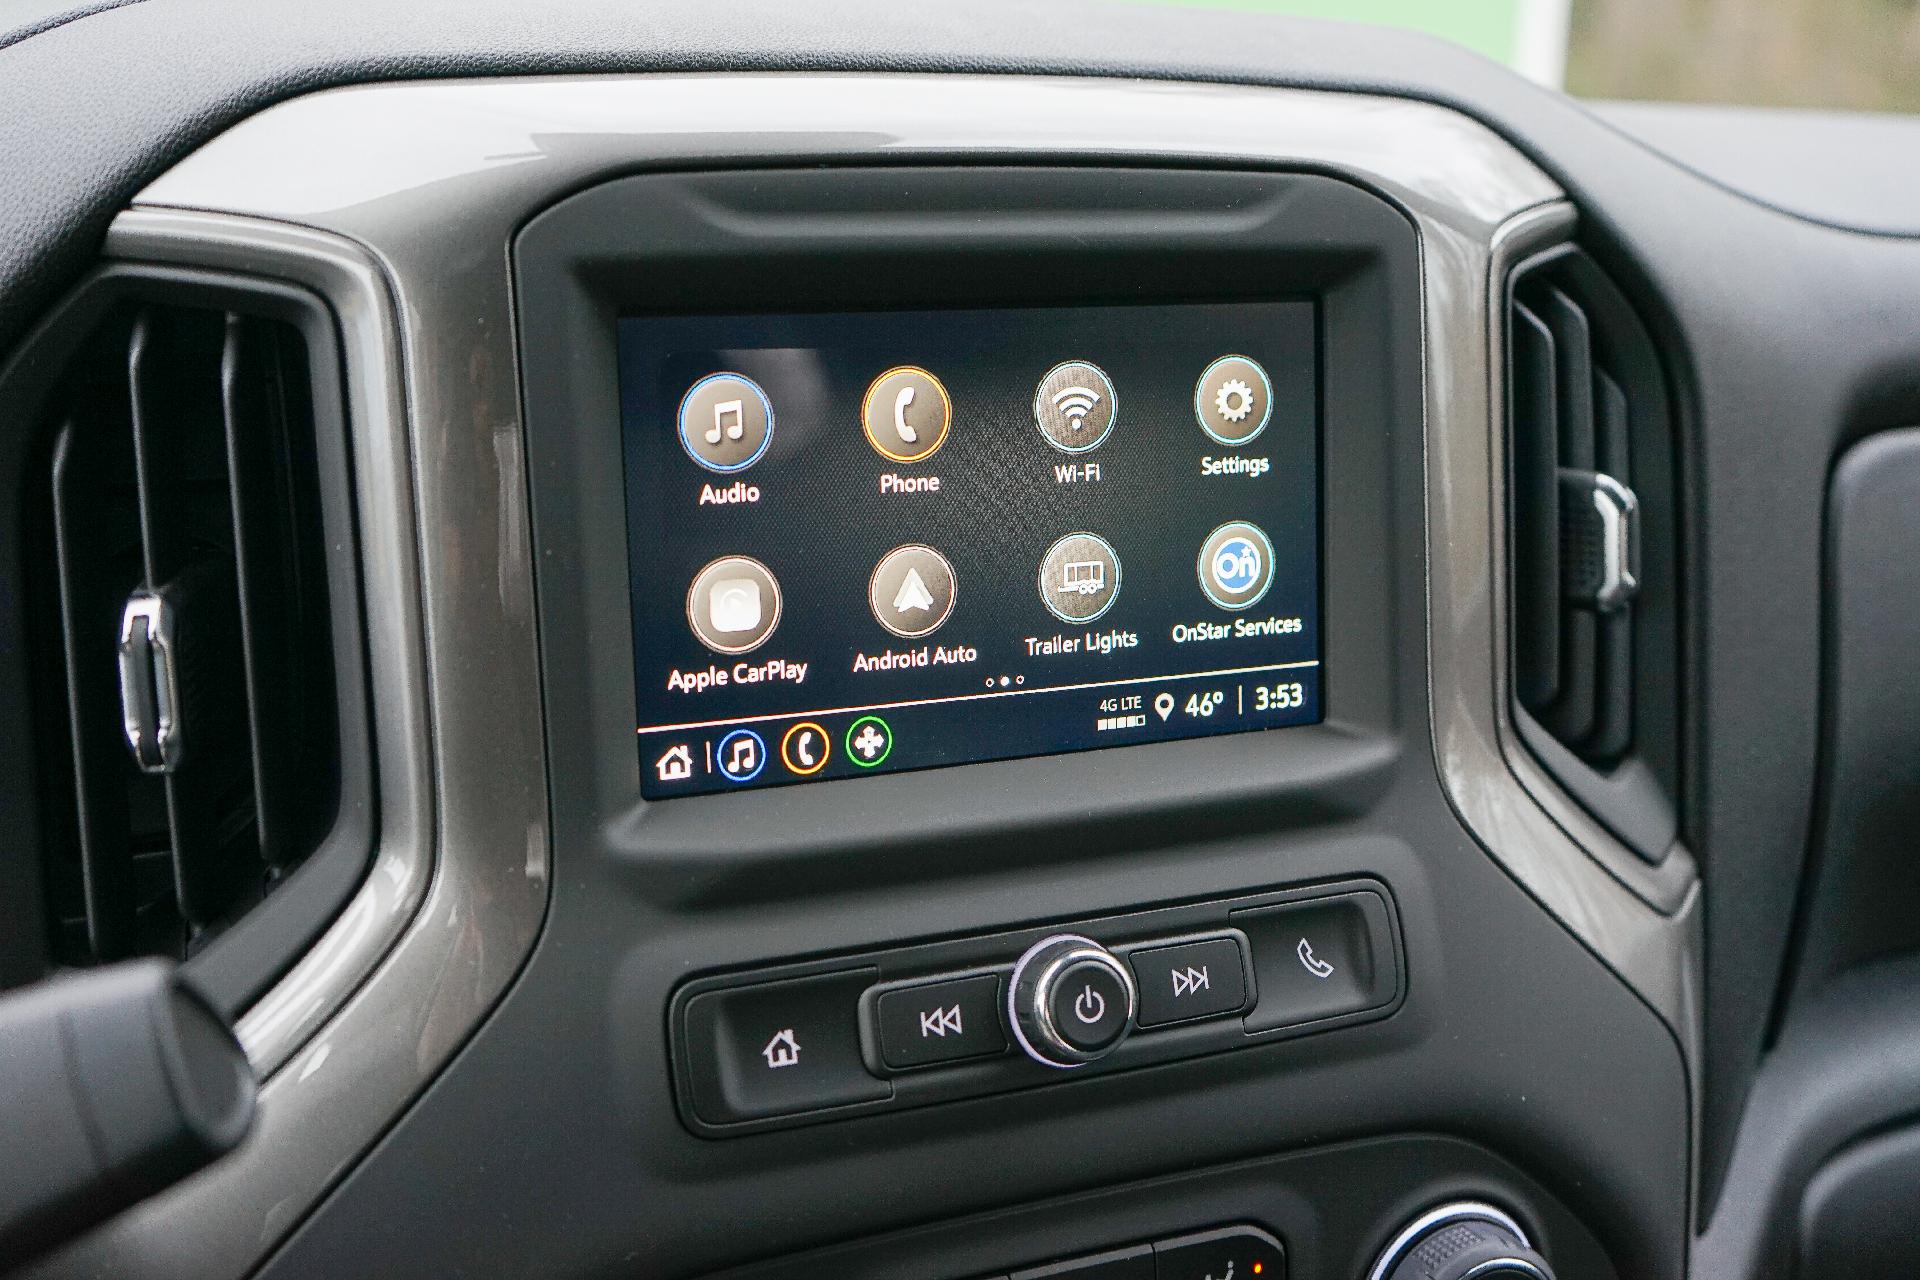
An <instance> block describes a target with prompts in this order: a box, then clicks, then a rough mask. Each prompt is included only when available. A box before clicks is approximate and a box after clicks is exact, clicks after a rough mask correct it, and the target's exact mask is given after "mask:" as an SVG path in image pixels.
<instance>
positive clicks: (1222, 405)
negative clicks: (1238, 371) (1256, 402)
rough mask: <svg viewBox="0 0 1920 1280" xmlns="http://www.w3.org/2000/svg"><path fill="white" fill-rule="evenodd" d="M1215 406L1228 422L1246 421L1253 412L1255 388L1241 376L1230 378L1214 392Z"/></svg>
mask: <svg viewBox="0 0 1920 1280" xmlns="http://www.w3.org/2000/svg"><path fill="white" fill-rule="evenodd" d="M1213 407H1214V408H1215V409H1218V410H1219V411H1220V416H1221V417H1223V418H1225V419H1226V420H1227V421H1228V422H1245V421H1246V420H1247V417H1248V416H1249V415H1250V414H1252V412H1253V388H1252V387H1250V386H1248V385H1247V384H1246V383H1245V382H1243V381H1241V380H1240V379H1239V378H1229V379H1227V380H1226V381H1225V382H1223V383H1221V384H1220V389H1219V390H1218V391H1216V392H1215V393H1214V396H1213Z"/></svg>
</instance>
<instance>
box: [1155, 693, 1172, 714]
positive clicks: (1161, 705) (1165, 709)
mask: <svg viewBox="0 0 1920 1280" xmlns="http://www.w3.org/2000/svg"><path fill="white" fill-rule="evenodd" d="M1153 709H1154V710H1155V711H1158V712H1159V713H1160V718H1161V719H1162V720H1165V719H1166V718H1167V717H1168V716H1170V715H1172V714H1173V695H1172V694H1170V693H1163V694H1161V695H1160V696H1159V697H1157V698H1155V699H1154V700H1153Z"/></svg>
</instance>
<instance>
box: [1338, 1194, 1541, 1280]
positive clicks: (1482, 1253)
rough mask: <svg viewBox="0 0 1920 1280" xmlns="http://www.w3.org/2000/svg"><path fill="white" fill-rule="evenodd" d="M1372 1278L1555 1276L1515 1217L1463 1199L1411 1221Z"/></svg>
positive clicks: (1522, 1279)
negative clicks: (1535, 1250) (1529, 1241)
mask: <svg viewBox="0 0 1920 1280" xmlns="http://www.w3.org/2000/svg"><path fill="white" fill-rule="evenodd" d="M1367 1280H1553V1270H1552V1268H1550V1267H1549V1266H1547V1260H1546V1259H1545V1258H1543V1257H1541V1256H1540V1255H1539V1254H1538V1253H1536V1252H1534V1250H1533V1247H1532V1245H1530V1244H1529V1243H1528V1241H1527V1233H1526V1232H1524V1231H1522V1230H1521V1229H1520V1224H1519V1223H1517V1222H1515V1221H1514V1220H1513V1219H1512V1217H1510V1216H1509V1215H1507V1214H1506V1213H1504V1212H1502V1211H1501V1210H1499V1209H1496V1208H1494V1207H1493V1206H1492V1205H1490V1204H1478V1203H1475V1202H1473V1201H1461V1202H1460V1203H1458V1204H1449V1205H1442V1206H1440V1207H1439V1208H1437V1209H1432V1210H1429V1211H1428V1212H1426V1213H1423V1214H1421V1215H1420V1216H1419V1217H1418V1218H1415V1219H1414V1220H1413V1221H1412V1222H1410V1223H1408V1224H1407V1226H1406V1229H1405V1230H1403V1231H1401V1232H1400V1234H1399V1235H1397V1236H1395V1237H1394V1238H1393V1243H1392V1244H1389V1245H1388V1246H1387V1247H1386V1251H1385V1252H1383V1253H1382V1254H1381V1255H1380V1260H1379V1261H1378V1262H1376V1263H1374V1264H1373V1270H1371V1271H1369V1272H1367Z"/></svg>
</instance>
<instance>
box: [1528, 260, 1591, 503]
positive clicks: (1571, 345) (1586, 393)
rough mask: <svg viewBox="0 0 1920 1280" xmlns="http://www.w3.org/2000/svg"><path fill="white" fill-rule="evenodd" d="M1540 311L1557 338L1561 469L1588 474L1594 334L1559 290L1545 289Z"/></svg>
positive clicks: (1576, 308)
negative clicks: (1568, 468) (1565, 468)
mask: <svg viewBox="0 0 1920 1280" xmlns="http://www.w3.org/2000/svg"><path fill="white" fill-rule="evenodd" d="M1540 307H1541V313H1542V315H1543V316H1544V317H1545V318H1546V322H1547V326H1548V327H1549V328H1550V329H1552V330H1553V332H1554V333H1555V334H1556V335H1558V340H1557V341H1556V342H1555V343H1554V355H1555V357H1556V358H1557V359H1558V362H1559V367H1558V373H1559V375H1560V377H1559V392H1560V399H1559V403H1558V404H1557V405H1556V406H1555V412H1556V413H1557V414H1558V421H1559V453H1560V465H1561V466H1563V467H1570V468H1572V469H1574V470H1576V471H1591V470H1593V469H1594V465H1595V455H1594V443H1593V435H1594V433H1593V331H1592V329H1590V328H1589V327H1588V325H1587V313H1586V312H1584V311H1582V310H1581V309H1580V308H1579V307H1578V306H1576V305H1575V304H1574V301H1573V299H1571V298H1569V297H1568V296H1567V295H1566V294H1565V293H1563V292H1561V291H1560V290H1558V289H1548V290H1547V291H1546V293H1545V296H1544V297H1543V298H1542V299H1541V301H1540Z"/></svg>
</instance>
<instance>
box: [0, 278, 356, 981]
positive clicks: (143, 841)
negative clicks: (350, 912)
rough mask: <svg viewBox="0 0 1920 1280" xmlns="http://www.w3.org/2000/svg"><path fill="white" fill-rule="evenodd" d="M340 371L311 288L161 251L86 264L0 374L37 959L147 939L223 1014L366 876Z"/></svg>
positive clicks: (82, 958)
mask: <svg viewBox="0 0 1920 1280" xmlns="http://www.w3.org/2000/svg"><path fill="white" fill-rule="evenodd" d="M341 387H342V369H341V365H340V358H339V354H338V344H337V342H336V340H335V337H334V329H333V324H332V318H331V315H330V313H329V312H328V311H327V310H326V308H325V307H324V306H323V305H322V304H321V303H320V302H319V301H318V300H317V299H315V298H314V297H312V296H311V295H309V294H307V293H305V292H303V291H301V290H298V289H294V288H291V287H288V286H284V285H279V284H275V283H271V282H266V281H259V280H251V279H242V278H236V277H228V276H222V275H215V274H211V273H203V272H195V271H188V270H180V269H173V268H158V267H154V268H139V267H113V268H109V269H106V270H104V271H102V272H100V273H98V274H96V275H95V276H94V277H92V278H91V279H90V280H89V281H87V282H86V283H85V284H84V285H83V286H82V287H81V288H80V289H79V290H78V291H76V293H75V295H74V296H72V297H71V298H70V299H69V300H68V301H67V302H66V303H65V304H64V305H63V307H62V308H61V309H60V310H59V311H58V312H57V313H56V314H55V315H54V316H53V317H52V318H51V319H49V320H48V322H47V323H46V324H45V325H43V326H42V327H41V329H40V330H39V331H38V332H36V334H35V335H34V336H33V337H32V338H30V339H29V340H28V343H27V344H26V347H25V349H24V350H23V351H22V353H21V354H20V356H19V357H17V358H16V359H15V360H14V362H13V363H12V364H11V365H9V367H8V369H7V370H6V372H5V373H4V374H0V413H4V415H5V416H6V417H7V419H8V420H10V421H13V422H18V423H21V424H23V425H24V426H25V427H26V428H27V429H26V431H24V432H22V433H18V438H17V439H16V440H15V441H12V442H9V444H8V446H7V448H8V449H9V450H10V451H18V456H17V457H16V456H15V453H14V452H9V453H8V455H7V459H6V461H7V464H8V466H7V476H8V479H9V481H10V482H11V483H12V484H14V485H16V486H17V488H16V492H17V493H18V495H19V501H18V502H17V503H16V504H15V505H14V507H13V510H14V511H15V512H16V513H18V516H17V518H19V519H21V520H22V521H23V524H22V526H21V527H20V528H19V535H20V536H19V537H18V538H16V539H14V541H15V543H16V546H17V548H18V552H19V557H20V559H21V561H22V563H19V564H16V565H15V566H13V567H14V568H16V569H17V570H19V573H18V574H17V575H16V576H15V578H14V581H24V582H25V583H26V584H27V591H26V595H25V599H24V601H7V602H5V604H6V606H7V610H6V611H7V613H9V614H12V615H13V616H0V625H3V626H5V627H6V629H7V633H8V634H10V635H17V636H21V637H22V638H23V640H24V644H23V645H21V646H16V649H22V648H23V649H24V651H25V655H26V660H27V672H28V677H29V679H30V681H31V690H32V692H31V701H32V704H33V713H34V715H33V723H34V724H35V726H36V729H37V732H36V733H35V735H34V742H33V744H32V750H31V757H32V764H33V777H34V779H35V781H36V784H37V786H36V790H35V794H34V795H33V797H32V799H33V802H34V803H33V812H34V814H35V817H36V818H37V822H36V823H35V826H36V828H37V837H38V839H37V842H36V843H37V844H38V846H39V855H40V856H39V858H38V869H39V873H40V874H39V879H40V884H39V894H38V898H39V901H40V902H41V903H42V904H43V910H42V914H41V918H40V920H39V922H38V923H39V925H40V928H39V929H38V930H37V931H36V932H37V933H38V935H39V937H40V939H41V947H40V952H41V957H42V965H41V968H42V970H43V971H44V970H45V969H47V968H61V967H73V966H85V965H90V964H94V963H102V962H109V961H115V960H120V959H124V958H127V957H130V956H136V955H161V956H170V957H172V958H175V959H179V960H182V961H185V962H187V964H188V966H189V969H190V971H191V972H192V973H193V974H194V976H195V977H196V978H197V979H198V981H199V983H200V985H201V987H202V988H203V989H204V990H205V991H206V992H207V993H208V995H209V996H210V997H211V998H212V999H213V1000H214V1001H215V1002H216V1003H217V1004H219V1005H221V1006H222V1007H223V1008H224V1010H225V1011H226V1012H227V1013H228V1014H229V1015H230V1016H232V1015H236V1014H237V1013H238V1012H240V1011H241V1010H242V1009H244V1008H245V1007H246V1005H248V1004H249V1003H251V1001H252V1000H253V999H254V998H256V997H257V996H258V994H259V993H260V992H261V991H262V990H264V988H265V987H266V986H267V985H269V984H270V983H271V982H272V981H273V980H274V979H275V978H276V977H278V976H279V975H280V974H281V973H282V972H284V971H285V969H286V968H287V967H288V966H289V965H290V964H291V963H292V962H293V960H294V959H296V958H297V957H298V956H299V955H300V954H301V952H302V951H303V950H304V949H305V948H306V947H307V946H308V945H309V944H310V943H311V942H312V941H313V939H314V938H315V937H316V936H317V935H318V933H319V931H320V930H321V929H322V928H324V927H325V925H326V923H327V922H328V921H329V920H330V919H331V918H332V917H333V916H334V915H335V914H337V912H338V910H339V908H340V906H341V905H342V904H343V903H344V902H345V900H346V898H347V896H348V895H349V894H350V893H351V892H352V889H353V887H354V886H355V885H356V884H357V883H358V881H359V878H360V876H361V875H362V874H363V873H364V871H365V868H366V864H367V861H368V857H369V853H370V849H371V843H372V832H371V830H370V814H371V806H370V804H369V788H370V776H371V775H370V769H369V764H370V762H369V759H368V739H367V722H366V710H365V690H364V682H363V671H362V668H363V663H362V653H361V648H362V643H363V641H362V633H361V628H360V618H359V598H358V586H357V577H356V573H355V565H354V554H353V548H354V540H353V536H352V535H353V519H352V506H351V498H350V488H349V479H350V473H349V470H348V464H347V449H346V434H345V431H346V424H345V421H344V414H343V407H342V392H341ZM23 445H24V448H23ZM15 605H24V607H23V608H18V609H16V608H15V607H14V606H15ZM9 798H11V797H9ZM16 961H17V957H16ZM13 967H15V968H18V965H17V963H16V964H15V966H13ZM24 976H28V977H31V976H37V975H32V974H28V975H24Z"/></svg>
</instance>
